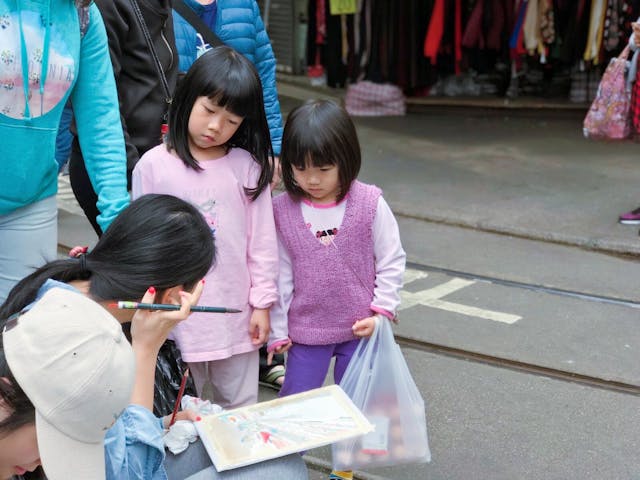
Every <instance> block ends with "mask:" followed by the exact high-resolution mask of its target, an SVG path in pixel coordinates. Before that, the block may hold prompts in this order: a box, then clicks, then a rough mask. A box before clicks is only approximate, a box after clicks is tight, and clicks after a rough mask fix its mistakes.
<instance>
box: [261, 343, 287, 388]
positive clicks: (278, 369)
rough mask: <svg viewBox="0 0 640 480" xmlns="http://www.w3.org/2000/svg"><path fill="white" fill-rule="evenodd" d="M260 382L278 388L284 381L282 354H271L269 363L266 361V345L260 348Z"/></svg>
mask: <svg viewBox="0 0 640 480" xmlns="http://www.w3.org/2000/svg"><path fill="white" fill-rule="evenodd" d="M259 351H260V377H259V379H260V384H261V385H264V386H267V387H270V388H273V389H275V390H280V388H281V387H282V384H283V383H284V375H285V368H284V355H283V354H282V353H276V354H275V355H273V360H272V361H271V365H269V364H268V363H267V356H268V355H269V354H268V353H267V347H266V346H263V347H261V348H260V350H259Z"/></svg>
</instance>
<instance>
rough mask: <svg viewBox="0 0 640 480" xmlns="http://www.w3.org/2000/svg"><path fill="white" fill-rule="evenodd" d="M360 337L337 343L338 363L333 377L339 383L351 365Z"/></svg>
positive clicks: (334, 368) (336, 354)
mask: <svg viewBox="0 0 640 480" xmlns="http://www.w3.org/2000/svg"><path fill="white" fill-rule="evenodd" d="M359 343H360V339H356V340H350V341H348V342H343V343H339V344H338V345H336V349H335V356H336V363H335V365H334V367H333V379H334V380H335V382H336V383H337V384H339V383H340V381H341V380H342V376H343V375H344V372H345V370H346V369H347V367H348V366H349V362H350V361H351V357H353V352H355V351H356V348H358V344H359Z"/></svg>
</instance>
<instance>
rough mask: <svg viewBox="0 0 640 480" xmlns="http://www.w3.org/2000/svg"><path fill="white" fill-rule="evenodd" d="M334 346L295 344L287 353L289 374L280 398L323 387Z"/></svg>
mask: <svg viewBox="0 0 640 480" xmlns="http://www.w3.org/2000/svg"><path fill="white" fill-rule="evenodd" d="M333 348H334V345H302V344H299V343H294V344H293V345H292V346H291V348H290V349H289V351H288V352H287V374H286V375H285V377H284V385H282V389H281V390H280V396H281V397H284V396H287V395H293V394H294V393H300V392H306V391H307V390H312V389H314V388H318V387H321V386H322V384H323V383H324V379H325V377H326V376H327V371H328V370H329V364H330V362H331V357H332V356H333Z"/></svg>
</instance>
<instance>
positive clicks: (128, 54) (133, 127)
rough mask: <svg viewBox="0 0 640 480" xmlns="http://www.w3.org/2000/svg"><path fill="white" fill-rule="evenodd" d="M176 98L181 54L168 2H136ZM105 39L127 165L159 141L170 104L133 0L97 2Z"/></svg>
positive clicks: (131, 164) (152, 0)
mask: <svg viewBox="0 0 640 480" xmlns="http://www.w3.org/2000/svg"><path fill="white" fill-rule="evenodd" d="M136 1H137V3H138V5H139V7H140V10H141V12H142V16H143V18H144V21H145V23H146V25H147V28H148V30H149V33H150V37H151V39H152V42H153V45H154V47H155V51H156V53H157V55H158V58H159V59H160V63H161V65H162V69H163V71H164V74H165V77H166V79H167V83H168V87H169V92H170V94H171V95H173V91H174V90H175V86H176V79H177V76H178V53H177V51H176V46H175V38H174V34H173V19H172V17H171V2H170V0H136ZM95 3H96V5H97V6H98V8H99V9H100V13H101V14H102V18H103V20H104V24H105V27H106V29H107V36H108V37H109V50H110V53H111V62H112V63H113V71H114V74H115V78H116V85H117V88H118V97H119V100H120V115H121V117H122V128H123V130H124V136H125V141H126V143H127V167H128V170H129V171H131V170H133V167H134V166H135V164H136V163H137V161H138V159H139V158H140V156H142V154H143V153H145V152H146V151H147V150H149V149H150V148H153V147H155V146H156V145H158V144H159V143H161V141H162V139H161V133H160V129H161V126H162V123H163V117H164V115H165V114H166V111H167V108H168V103H167V99H166V93H165V89H164V88H163V83H162V80H161V77H160V74H159V72H158V69H157V67H156V63H155V62H154V60H153V56H152V55H151V52H150V51H149V47H148V46H147V42H146V40H145V37H144V35H143V33H142V29H141V28H140V26H139V23H138V21H137V19H136V15H135V13H134V9H133V6H132V0H95Z"/></svg>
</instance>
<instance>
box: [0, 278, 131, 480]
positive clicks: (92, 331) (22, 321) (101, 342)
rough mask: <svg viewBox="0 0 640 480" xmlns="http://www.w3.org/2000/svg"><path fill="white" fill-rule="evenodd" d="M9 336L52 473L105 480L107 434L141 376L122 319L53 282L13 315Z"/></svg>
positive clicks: (13, 364) (55, 477)
mask: <svg viewBox="0 0 640 480" xmlns="http://www.w3.org/2000/svg"><path fill="white" fill-rule="evenodd" d="M3 343H4V350H5V355H6V358H7V363H8V364H9V368H10V369H11V372H12V373H13V376H14V377H15V379H16V381H17V382H18V384H19V385H20V387H21V388H22V390H24V392H25V393H26V395H27V396H28V397H29V399H30V400H31V402H32V403H33V405H34V407H35V410H36V431H37V435H38V448H39V450H40V459H41V461H42V466H43V468H44V471H45V473H46V475H47V478H49V480H66V479H69V478H82V479H87V480H94V479H104V478H105V463H104V435H105V432H106V431H107V430H108V429H109V428H110V427H111V425H113V423H114V421H115V420H116V419H117V418H118V416H119V415H120V414H121V413H122V411H123V410H124V409H125V408H126V407H127V405H128V404H129V400H130V398H131V391H132V389H133V382H134V377H135V359H134V355H133V350H132V348H131V345H130V344H129V342H128V341H127V339H126V337H125V336H124V334H123V333H122V328H121V326H120V324H119V323H118V321H117V320H116V319H115V318H113V316H111V315H110V314H109V312H107V311H106V310H105V309H104V308H102V307H101V306H100V305H98V304H97V303H95V302H93V301H92V300H90V299H88V298H86V297H85V296H83V295H81V294H79V293H76V292H73V291H70V290H66V289H62V288H52V289H51V290H49V291H48V292H47V293H45V294H44V295H43V297H42V298H41V299H40V300H38V301H37V302H36V303H35V304H34V306H33V307H32V308H31V309H30V310H29V311H28V312H26V313H24V314H21V315H19V316H18V317H17V318H15V319H12V320H9V321H8V322H7V324H6V327H5V330H4V332H3Z"/></svg>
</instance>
